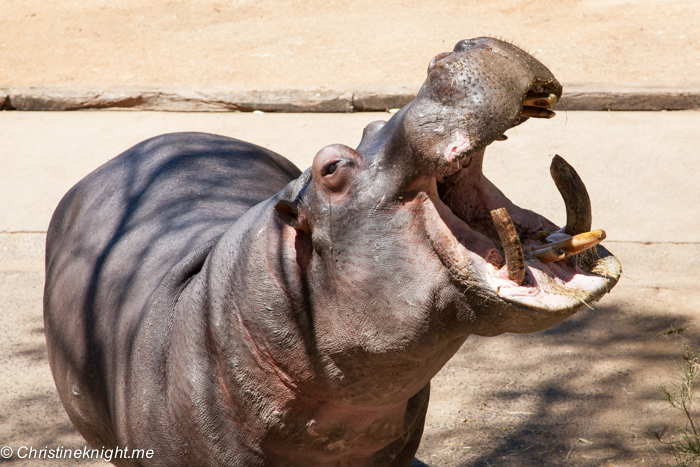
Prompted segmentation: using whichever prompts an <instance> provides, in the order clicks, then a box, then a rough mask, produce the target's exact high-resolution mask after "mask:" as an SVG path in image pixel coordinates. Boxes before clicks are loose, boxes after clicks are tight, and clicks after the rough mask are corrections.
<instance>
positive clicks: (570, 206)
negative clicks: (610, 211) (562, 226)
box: [549, 155, 593, 236]
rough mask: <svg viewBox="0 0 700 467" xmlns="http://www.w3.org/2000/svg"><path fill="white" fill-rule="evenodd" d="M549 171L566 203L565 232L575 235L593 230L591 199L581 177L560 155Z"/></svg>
mask: <svg viewBox="0 0 700 467" xmlns="http://www.w3.org/2000/svg"><path fill="white" fill-rule="evenodd" d="M549 172H550V173H551V174H552V179H553V180H554V183H555V184H556V185H557V189H558V190H559V193H561V197H562V198H564V204H565V205H566V230H565V233H566V234H568V235H572V236H573V235H577V234H580V233H583V232H588V231H589V230H591V223H592V221H593V216H592V214H591V199H590V198H589V197H588V191H587V190H586V186H585V185H584V184H583V181H582V180H581V177H579V176H578V174H577V173H576V171H575V170H574V168H573V167H571V165H569V163H568V162H566V161H565V160H564V159H563V158H562V157H561V156H559V155H556V156H554V158H553V159H552V165H551V166H550V167H549Z"/></svg>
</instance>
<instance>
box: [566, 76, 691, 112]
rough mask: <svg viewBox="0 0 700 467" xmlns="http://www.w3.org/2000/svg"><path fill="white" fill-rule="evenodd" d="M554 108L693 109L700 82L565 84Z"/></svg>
mask: <svg viewBox="0 0 700 467" xmlns="http://www.w3.org/2000/svg"><path fill="white" fill-rule="evenodd" d="M554 109H555V110H556V109H560V110H563V109H566V110H692V109H700V83H692V84H689V85H686V86H683V87H680V86H659V85H652V86H645V85H643V84H626V85H625V84H614V85H600V84H574V83H572V84H568V85H564V94H563V95H562V98H561V101H560V102H559V104H557V105H556V106H555V107H554Z"/></svg>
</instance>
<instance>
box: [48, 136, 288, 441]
mask: <svg viewBox="0 0 700 467" xmlns="http://www.w3.org/2000/svg"><path fill="white" fill-rule="evenodd" d="M300 173H301V172H300V171H299V169H297V168H296V167H295V166H294V165H293V164H292V163H291V162H289V161H288V160H286V159H285V158H283V157H282V156H280V155H278V154H276V153H274V152H271V151H268V150H266V149H264V148H261V147H258V146H255V145H252V144H250V143H245V142H242V141H239V140H235V139H231V138H227V137H223V136H216V135H210V134H204V133H174V134H168V135H163V136H158V137H156V138H152V139H149V140H147V141H144V142H142V143H140V144H138V145H136V146H134V147H133V148H131V149H129V150H128V151H126V152H124V153H123V154H121V155H120V156H118V157H116V158H115V159H112V160H111V161H109V162H108V163H106V164H105V165H103V166H102V167H100V168H98V169H97V170H95V171H94V172H93V173H91V174H90V175H88V176H87V177H86V178H84V179H83V180H82V181H81V182H79V183H78V184H77V185H75V186H74V187H73V188H72V189H71V190H70V191H69V192H68V194H66V196H65V197H64V198H63V200H62V201H61V203H60V204H59V206H58V208H57V209H56V211H55V213H54V215H53V218H52V220H51V224H50V226H49V230H48V233H47V242H46V284H45V290H44V321H45V328H46V338H47V347H48V351H49V362H50V364H51V368H52V372H53V374H54V379H55V380H56V385H57V388H58V391H59V394H60V396H61V400H62V402H63V404H64V406H65V407H66V410H67V412H68V414H69V415H70V417H71V419H72V421H73V422H74V423H75V425H76V426H77V427H78V429H79V430H80V431H81V433H83V434H84V435H86V439H87V441H88V442H90V443H91V444H92V445H93V446H96V445H114V444H115V436H114V431H113V430H114V427H116V426H118V425H119V423H120V421H119V420H114V418H115V417H117V418H118V415H117V413H118V411H117V410H115V408H114V405H115V404H117V402H116V399H117V398H118V396H117V395H116V394H115V393H114V392H113V391H112V390H111V388H114V387H115V386H118V385H121V384H122V383H123V382H124V381H125V377H126V374H127V373H128V366H129V363H128V362H129V361H130V360H131V354H132V352H134V350H133V349H132V348H131V345H133V342H134V339H135V335H136V334H137V333H138V332H140V329H139V323H140V322H141V321H142V320H144V315H145V313H147V309H148V304H149V302H150V301H151V300H152V297H153V294H154V292H155V291H156V290H157V289H158V287H159V284H161V282H162V281H163V279H164V277H165V276H166V275H167V274H168V273H169V272H170V271H171V270H172V269H173V267H174V266H175V265H176V264H177V263H178V262H180V261H181V260H182V259H183V258H185V257H187V256H188V255H190V254H191V253H192V252H193V251H196V250H200V251H204V252H205V256H206V251H207V247H206V244H207V243H210V244H211V243H212V240H213V239H216V238H217V237H218V236H220V235H221V234H222V233H223V232H224V231H225V230H226V229H227V228H228V227H230V226H231V225H232V224H233V223H234V222H235V221H236V220H237V219H238V218H239V217H240V216H241V215H242V214H243V213H245V212H246V211H247V210H249V209H250V208H251V207H252V206H254V205H256V204H258V203H259V202H261V201H263V200H265V199H267V198H270V197H271V196H273V195H275V194H276V193H277V192H279V191H280V190H282V189H283V188H284V187H285V186H286V185H287V184H288V183H289V182H290V181H291V180H293V179H295V178H297V177H298V176H299V175H300ZM162 319H163V321H164V322H167V321H168V317H167V316H164V317H163V318H162ZM125 390H126V391H128V387H127V388H125ZM117 429H118V428H117Z"/></svg>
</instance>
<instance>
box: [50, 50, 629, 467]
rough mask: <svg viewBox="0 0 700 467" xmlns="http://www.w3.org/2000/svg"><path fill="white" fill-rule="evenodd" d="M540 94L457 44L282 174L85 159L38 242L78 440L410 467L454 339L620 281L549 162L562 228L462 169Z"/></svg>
mask: <svg viewBox="0 0 700 467" xmlns="http://www.w3.org/2000/svg"><path fill="white" fill-rule="evenodd" d="M561 93H562V86H561V84H560V83H559V82H558V81H557V80H556V79H555V77H554V76H553V75H552V73H551V72H550V71H549V70H548V69H547V68H546V67H545V66H544V65H543V64H541V63H540V62H539V61H537V60H536V59H534V58H533V57H532V56H530V55H528V54H527V53H526V52H524V51H523V50H521V49H519V48H517V47H515V46H513V45H511V44H509V43H507V42H503V41H500V40H496V39H492V38H477V39H471V40H463V41H461V42H459V43H457V44H456V46H455V48H454V50H453V51H452V52H446V53H442V54H440V55H438V56H436V57H435V58H434V59H433V60H432V61H431V62H430V64H429V66H428V74H427V79H426V80H425V83H424V84H423V86H422V88H421V89H420V91H419V92H418V94H417V96H416V98H415V99H414V100H413V101H412V102H410V103H409V104H408V105H406V106H405V107H403V108H402V109H400V111H398V112H396V113H395V114H394V115H393V116H392V117H391V119H389V120H388V121H387V122H374V123H371V124H370V125H368V126H367V127H366V128H365V129H364V132H363V135H362V140H361V142H360V144H359V146H358V147H357V148H356V149H352V148H350V147H348V146H344V145H341V144H334V145H331V146H328V147H325V148H323V149H321V150H320V151H319V152H318V154H316V156H315V158H314V159H313V164H312V166H311V167H309V168H308V169H306V170H305V171H303V172H301V171H299V169H297V168H296V167H295V166H294V165H293V164H292V163H291V162H289V161H288V160H286V159H285V158H283V157H282V156H280V155H278V154H276V153H274V152H271V151H269V150H267V149H264V148H262V147H258V146H255V145H253V144H250V143H246V142H243V141H240V140H236V139H231V138H227V137H223V136H216V135H211V134H204V133H175V134H167V135H162V136H158V137H155V138H152V139H149V140H147V141H144V142H142V143H140V144H138V145H136V146H134V147H133V148H131V149H129V150H127V151H126V152H124V153H122V154H121V155H119V156H118V157H116V158H114V159H112V160H110V161H109V162H107V163H106V164H104V165H103V166H101V167H99V168H98V169H97V170H95V171H94V172H92V173H91V174H90V175H88V176H87V177H85V178H84V179H83V180H82V181H80V182H79V183H78V184H76V185H75V186H74V187H73V188H72V189H71V190H70V191H69V192H68V193H67V194H66V195H65V197H64V198H63V199H62V201H61V202H60V204H59V205H58V207H57V209H56V211H55V213H54V215H53V218H52V220H51V223H50V226H49V229H48V233H47V242H46V284H45V290H44V322H45V329H46V340H47V348H48V356H49V363H50V365H51V370H52V373H53V377H54V379H55V382H56V387H57V389H58V394H59V396H60V398H61V401H62V403H63V405H64V407H65V409H66V411H67V413H68V415H69V416H70V419H71V420H72V422H73V423H74V424H75V426H76V427H77V429H78V431H79V432H80V433H81V434H82V435H83V437H84V438H85V440H86V441H87V442H88V443H89V444H90V445H91V446H93V447H95V448H98V449H102V448H103V447H104V448H112V449H114V448H117V447H119V448H121V449H124V448H128V450H127V451H126V455H122V456H121V457H118V458H115V459H113V462H114V463H115V464H118V465H129V466H137V465H138V466H147V465H148V466H153V465H159V466H170V467H173V466H408V465H410V464H411V463H412V461H413V460H414V455H415V453H416V450H417V448H418V445H419V443H420V439H421V436H422V432H423V425H424V422H425V416H426V410H427V408H428V399H429V393H430V380H431V378H432V377H433V376H435V374H436V373H437V372H438V371H439V370H440V368H441V367H443V366H444V365H445V363H446V362H447V361H448V360H449V359H450V357H452V355H454V354H455V352H457V350H458V349H460V347H461V346H462V345H463V344H464V342H465V340H466V339H467V337H468V336H469V335H472V334H475V335H479V336H495V335H498V334H502V333H527V332H534V331H538V330H542V329H545V328H547V327H550V326H552V325H554V324H557V323H559V322H561V321H562V320H563V319H565V318H566V317H568V316H570V315H572V314H573V313H575V312H576V311H577V310H579V309H580V308H582V307H583V306H586V305H588V304H590V303H591V302H593V301H596V300H598V299H600V298H601V297H602V296H603V295H604V294H606V293H607V292H609V291H610V290H611V288H612V287H613V286H614V285H615V284H616V282H617V280H618V279H619V277H620V274H621V266H620V263H619V262H618V260H617V259H616V258H615V256H613V255H612V254H611V253H610V252H608V251H607V250H606V249H605V248H603V247H602V246H601V245H600V241H601V240H602V239H603V238H604V232H603V231H591V230H590V229H591V221H592V219H591V208H590V200H589V199H588V195H587V193H586V191H585V186H584V185H583V182H582V181H581V179H580V177H579V176H578V175H577V173H576V171H575V170H574V169H573V168H572V167H571V166H570V165H568V163H566V161H565V160H564V159H563V158H561V157H555V159H554V161H553V162H552V170H551V171H552V176H553V178H554V181H555V183H556V184H557V186H558V187H559V189H560V191H561V192H562V195H563V197H564V201H565V204H566V210H567V223H566V225H565V226H559V225H555V224H554V223H552V222H551V221H549V220H547V219H546V218H544V217H543V216H541V215H539V214H537V213H535V212H533V211H530V210H527V209H524V208H521V207H519V206H516V205H515V204H514V203H512V202H511V201H510V200H509V199H508V198H507V197H506V196H505V195H504V194H503V193H502V192H501V191H500V190H499V189H498V188H497V187H496V186H495V185H494V184H492V183H491V182H490V181H489V180H488V179H487V178H486V177H485V176H484V174H483V172H482V162H483V158H484V151H485V148H486V147H487V146H488V145H489V144H491V143H492V142H494V141H498V140H503V139H505V135H504V132H506V131H507V130H509V129H510V128H512V127H514V126H516V125H519V124H522V123H523V122H525V121H526V120H527V119H528V118H549V117H552V116H553V115H554V112H553V111H552V110H551V107H552V106H553V105H554V104H555V103H556V102H557V101H558V100H559V98H560V97H561ZM134 449H137V450H144V451H145V450H151V451H152V452H151V454H152V455H151V456H144V455H143V451H142V452H141V455H140V456H139V455H138V452H136V455H135V456H131V453H133V452H134V451H133V450H134ZM129 456H131V457H129Z"/></svg>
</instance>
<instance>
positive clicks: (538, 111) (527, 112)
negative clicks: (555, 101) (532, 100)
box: [520, 106, 556, 118]
mask: <svg viewBox="0 0 700 467" xmlns="http://www.w3.org/2000/svg"><path fill="white" fill-rule="evenodd" d="M520 115H521V116H522V117H534V118H552V117H554V116H555V115H556V113H555V112H552V111H551V110H549V109H544V108H542V107H533V106H523V111H522V113H521V114H520Z"/></svg>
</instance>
